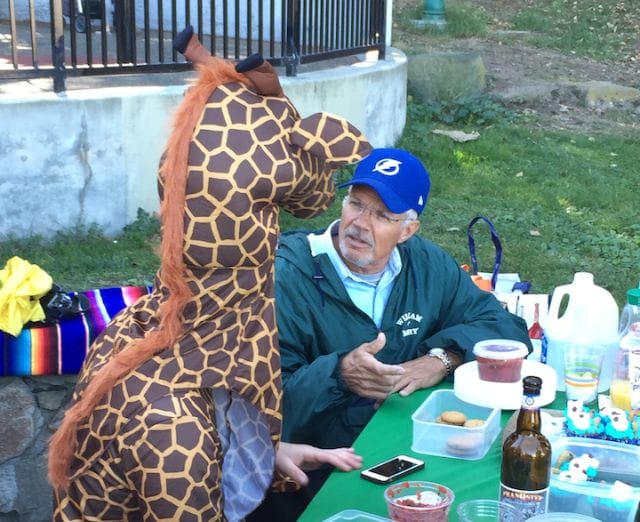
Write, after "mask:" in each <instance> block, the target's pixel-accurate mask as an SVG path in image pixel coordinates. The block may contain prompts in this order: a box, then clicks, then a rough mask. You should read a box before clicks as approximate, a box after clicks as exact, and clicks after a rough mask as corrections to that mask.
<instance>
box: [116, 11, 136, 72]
mask: <svg viewBox="0 0 640 522" xmlns="http://www.w3.org/2000/svg"><path fill="white" fill-rule="evenodd" d="M114 7H115V10H114V25H115V28H116V52H117V55H118V63H119V64H122V63H136V11H135V3H134V1H133V0H116V1H115V6H114Z"/></svg>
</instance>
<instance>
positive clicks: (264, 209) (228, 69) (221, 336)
mask: <svg viewBox="0 0 640 522" xmlns="http://www.w3.org/2000/svg"><path fill="white" fill-rule="evenodd" d="M176 47H177V48H178V49H179V50H180V51H182V52H183V53H184V55H185V56H186V57H187V58H188V59H190V60H191V61H193V62H194V63H196V64H198V67H199V70H200V77H199V80H198V82H197V83H196V84H195V85H194V86H193V87H191V89H189V91H188V92H187V94H186V95H185V99H184V100H183V102H182V104H181V105H180V107H179V108H178V110H177V112H176V115H175V119H174V127H173V131H172V134H171V136H170V138H169V142H168V144H167V147H166V151H165V154H164V156H163V158H162V161H161V167H160V172H159V191H160V198H161V207H160V209H161V219H162V244H161V266H160V269H159V271H158V273H157V274H156V279H155V285H154V291H153V292H152V293H151V294H149V295H147V296H143V297H142V298H141V299H140V300H138V301H137V302H136V303H134V304H133V305H132V306H130V307H129V308H127V309H125V310H123V311H122V312H121V313H120V314H118V315H117V316H116V317H115V318H114V319H113V321H112V322H111V323H110V324H109V325H108V326H107V328H106V329H105V330H104V331H103V332H102V334H101V335H100V337H99V338H98V339H96V341H95V342H94V344H93V345H92V347H91V349H90V350H89V353H88V354H87V357H86V359H85V362H84V366H83V369H82V370H81V372H80V375H79V377H78V383H77V385H76V389H75V391H74V395H73V398H72V401H71V405H70V407H69V408H68V410H67V412H66V413H65V416H64V418H63V420H62V423H61V425H60V427H59V429H58V431H57V432H56V433H55V434H54V436H53V438H52V440H51V444H50V449H49V478H50V481H51V483H52V485H53V486H54V496H55V506H54V520H100V521H104V520H181V521H185V520H241V519H242V518H244V516H245V515H247V514H248V513H249V512H251V511H252V510H253V509H254V508H255V507H256V506H257V505H258V504H259V503H260V501H261V500H262V497H263V496H264V493H265V491H266V489H267V488H268V487H269V485H270V484H271V483H272V481H274V480H276V479H275V478H274V473H273V469H274V461H275V449H276V448H277V445H278V443H279V437H280V428H281V412H280V411H281V380H280V356H279V353H278V349H277V346H278V343H277V332H276V321H275V308H274V288H273V277H274V275H273V258H274V250H275V248H276V242H277V236H278V232H279V226H278V215H279V209H280V208H283V209H285V210H286V211H288V212H291V213H292V214H294V215H296V216H299V217H311V216H314V215H317V214H318V213H320V212H322V211H323V210H325V209H326V207H327V206H328V205H329V204H330V203H331V201H332V199H333V196H334V185H333V181H332V173H333V172H334V171H335V169H336V168H338V167H340V166H342V165H346V164H349V163H353V162H356V161H358V160H360V159H361V158H362V157H364V156H365V155H366V154H368V153H369V152H370V150H371V147H370V145H369V144H368V143H367V141H366V139H365V138H364V137H363V135H362V134H361V133H360V132H359V131H358V130H357V129H355V128H354V127H353V126H352V125H350V124H349V123H348V122H346V121H344V120H342V119H340V118H337V117H335V116H331V115H329V114H326V113H317V114H314V115H312V116H309V117H307V118H301V117H300V116H299V114H298V113H297V111H296V109H295V107H294V106H293V105H292V104H291V102H290V101H289V100H288V98H286V97H285V96H284V94H283V93H282V90H281V87H280V84H279V82H278V79H277V76H276V74H275V71H274V70H273V68H272V67H271V66H270V65H269V64H268V63H267V62H264V61H263V60H262V59H261V58H259V57H255V56H254V57H250V58H248V59H247V60H244V61H243V62H240V63H238V64H237V65H236V66H235V67H234V65H233V64H231V63H230V62H228V61H225V60H221V59H218V58H214V57H212V56H210V55H209V53H208V52H207V51H206V50H205V49H204V47H202V46H201V45H200V43H199V42H198V40H197V38H196V37H195V35H193V31H192V30H191V29H188V30H186V31H184V32H183V33H181V34H180V35H179V38H178V40H177V42H176ZM279 479H281V480H282V481H284V479H285V478H284V477H279Z"/></svg>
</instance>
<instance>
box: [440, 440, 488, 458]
mask: <svg viewBox="0 0 640 522" xmlns="http://www.w3.org/2000/svg"><path fill="white" fill-rule="evenodd" d="M481 446H482V436H481V435H455V436H453V437H449V439H448V440H447V447H446V450H447V453H450V454H452V455H459V456H465V457H468V456H469V455H473V454H475V453H476V452H477V451H478V450H479V449H480V447H481Z"/></svg>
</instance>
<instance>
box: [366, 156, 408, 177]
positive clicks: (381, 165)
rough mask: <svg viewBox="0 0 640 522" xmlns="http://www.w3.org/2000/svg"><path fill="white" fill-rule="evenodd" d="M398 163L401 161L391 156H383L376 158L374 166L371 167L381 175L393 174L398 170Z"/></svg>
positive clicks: (400, 163)
mask: <svg viewBox="0 0 640 522" xmlns="http://www.w3.org/2000/svg"><path fill="white" fill-rule="evenodd" d="M400 165H402V162H400V161H398V160H394V159H391V158H383V159H381V160H378V162H377V163H376V166H375V167H373V172H379V173H380V174H382V175H383V176H395V175H396V174H397V173H398V172H400Z"/></svg>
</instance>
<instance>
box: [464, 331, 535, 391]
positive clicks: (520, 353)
mask: <svg viewBox="0 0 640 522" xmlns="http://www.w3.org/2000/svg"><path fill="white" fill-rule="evenodd" d="M473 353H474V355H475V356H476V361H477V363H478V373H479V375H480V380H481V381H490V382H518V381H519V380H520V372H521V371H522V361H523V360H524V358H525V357H526V356H527V355H528V354H529V350H528V349H527V345H526V344H524V343H521V342H519V341H512V340H510V339H487V340H486V341H480V342H478V343H476V344H475V346H474V347H473Z"/></svg>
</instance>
